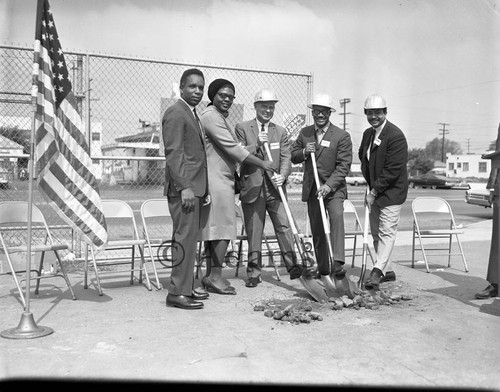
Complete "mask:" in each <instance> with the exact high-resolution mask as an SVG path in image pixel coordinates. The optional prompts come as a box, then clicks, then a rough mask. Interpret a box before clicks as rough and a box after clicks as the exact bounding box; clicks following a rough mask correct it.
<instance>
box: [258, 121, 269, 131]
mask: <svg viewBox="0 0 500 392" xmlns="http://www.w3.org/2000/svg"><path fill="white" fill-rule="evenodd" d="M255 121H257V125H258V127H259V131H260V130H261V128H262V126H263V125H264V131H266V132H267V131H269V121H268V122H266V123H265V124H264V123H261V122H260V121H259V120H257V119H255Z"/></svg>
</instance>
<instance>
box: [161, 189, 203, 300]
mask: <svg viewBox="0 0 500 392" xmlns="http://www.w3.org/2000/svg"><path fill="white" fill-rule="evenodd" d="M196 199H197V201H198V202H197V203H195V205H194V209H193V211H190V212H187V211H186V210H185V209H184V208H182V202H181V198H180V197H172V196H168V209H169V211H170V215H171V216H172V223H173V235H172V241H173V243H172V261H173V267H172V272H171V274H170V285H171V288H170V290H169V293H170V294H173V295H191V294H192V292H193V282H194V266H195V261H196V248H197V244H198V238H199V232H200V209H201V205H202V200H203V199H202V198H196Z"/></svg>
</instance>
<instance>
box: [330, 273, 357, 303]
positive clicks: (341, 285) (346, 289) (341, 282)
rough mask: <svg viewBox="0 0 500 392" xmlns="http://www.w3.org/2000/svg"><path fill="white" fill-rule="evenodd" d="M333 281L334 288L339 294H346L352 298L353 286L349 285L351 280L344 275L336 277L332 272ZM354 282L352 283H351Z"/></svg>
mask: <svg viewBox="0 0 500 392" xmlns="http://www.w3.org/2000/svg"><path fill="white" fill-rule="evenodd" d="M332 277H333V282H334V283H335V288H336V289H337V291H338V292H339V294H340V296H343V295H347V297H348V298H350V299H353V298H354V288H353V287H351V281H350V280H349V279H347V276H344V277H343V278H342V279H339V278H337V277H336V276H335V275H334V274H332ZM353 284H354V283H353Z"/></svg>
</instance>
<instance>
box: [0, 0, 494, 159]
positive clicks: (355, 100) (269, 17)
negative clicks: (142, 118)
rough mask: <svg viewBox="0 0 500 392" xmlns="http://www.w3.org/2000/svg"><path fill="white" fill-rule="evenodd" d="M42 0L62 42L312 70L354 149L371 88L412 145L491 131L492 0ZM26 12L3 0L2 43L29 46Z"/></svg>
mask: <svg viewBox="0 0 500 392" xmlns="http://www.w3.org/2000/svg"><path fill="white" fill-rule="evenodd" d="M49 3H50V6H51V9H52V12H53V14H54V18H55V22H56V26H57V31H58V33H59V37H60V40H61V44H62V47H63V49H64V50H65V51H67V52H69V51H77V52H91V53H100V54H109V55H120V56H132V57H140V58H151V59H158V60H166V61H177V62H188V63H201V64H208V65H216V66H230V67H242V68H250V69H264V70H270V71H285V72H298V73H307V74H312V75H313V83H314V89H313V93H320V92H321V93H328V94H330V95H331V96H332V97H333V99H334V102H339V101H340V100H342V99H344V98H349V99H350V100H351V102H350V103H349V104H348V105H347V109H346V110H347V112H348V113H350V114H348V115H347V121H346V122H347V129H348V131H349V132H350V133H351V135H352V138H353V144H354V147H355V148H356V146H357V145H359V142H360V141H361V135H362V132H363V130H364V129H366V128H367V127H368V123H367V121H366V117H365V116H364V114H363V103H364V100H365V98H366V97H367V96H368V95H370V94H372V93H379V94H381V95H382V96H384V97H385V98H386V101H387V105H388V116H387V118H388V120H389V121H391V122H393V123H394V124H396V125H397V126H399V127H400V128H401V129H402V130H403V132H404V133H405V135H406V137H407V139H408V144H409V147H410V148H423V147H425V145H426V143H427V142H429V141H431V140H432V139H434V138H436V137H438V138H441V137H442V134H443V132H442V131H443V127H444V129H445V131H446V133H445V137H446V138H447V139H449V140H452V141H455V142H457V143H459V144H460V145H461V147H462V151H463V153H477V154H482V153H484V152H485V151H486V150H487V149H488V146H489V145H490V143H491V142H492V141H495V140H496V139H497V136H498V128H499V125H500V39H498V37H500V0H439V1H436V0H308V1H307V0H302V1H298V0H256V1H249V0H246V1H245V0H85V1H83V0H49ZM35 15H36V0H0V44H6V45H14V46H23V47H28V48H32V47H33V42H34V29H35ZM168 37H175V38H174V39H169V38H168ZM228 48H230V50H228ZM336 109H337V112H336V113H334V114H332V117H331V120H332V122H333V123H334V124H335V125H337V126H340V127H342V126H343V117H342V116H341V115H339V114H340V113H341V112H342V110H343V109H341V108H340V104H338V105H337V107H336ZM443 123H444V124H446V125H445V126H443Z"/></svg>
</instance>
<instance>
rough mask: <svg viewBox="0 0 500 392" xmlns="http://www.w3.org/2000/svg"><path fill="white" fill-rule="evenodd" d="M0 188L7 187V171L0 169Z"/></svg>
mask: <svg viewBox="0 0 500 392" xmlns="http://www.w3.org/2000/svg"><path fill="white" fill-rule="evenodd" d="M0 187H2V188H8V187H9V172H8V170H7V169H4V168H3V167H0Z"/></svg>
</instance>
